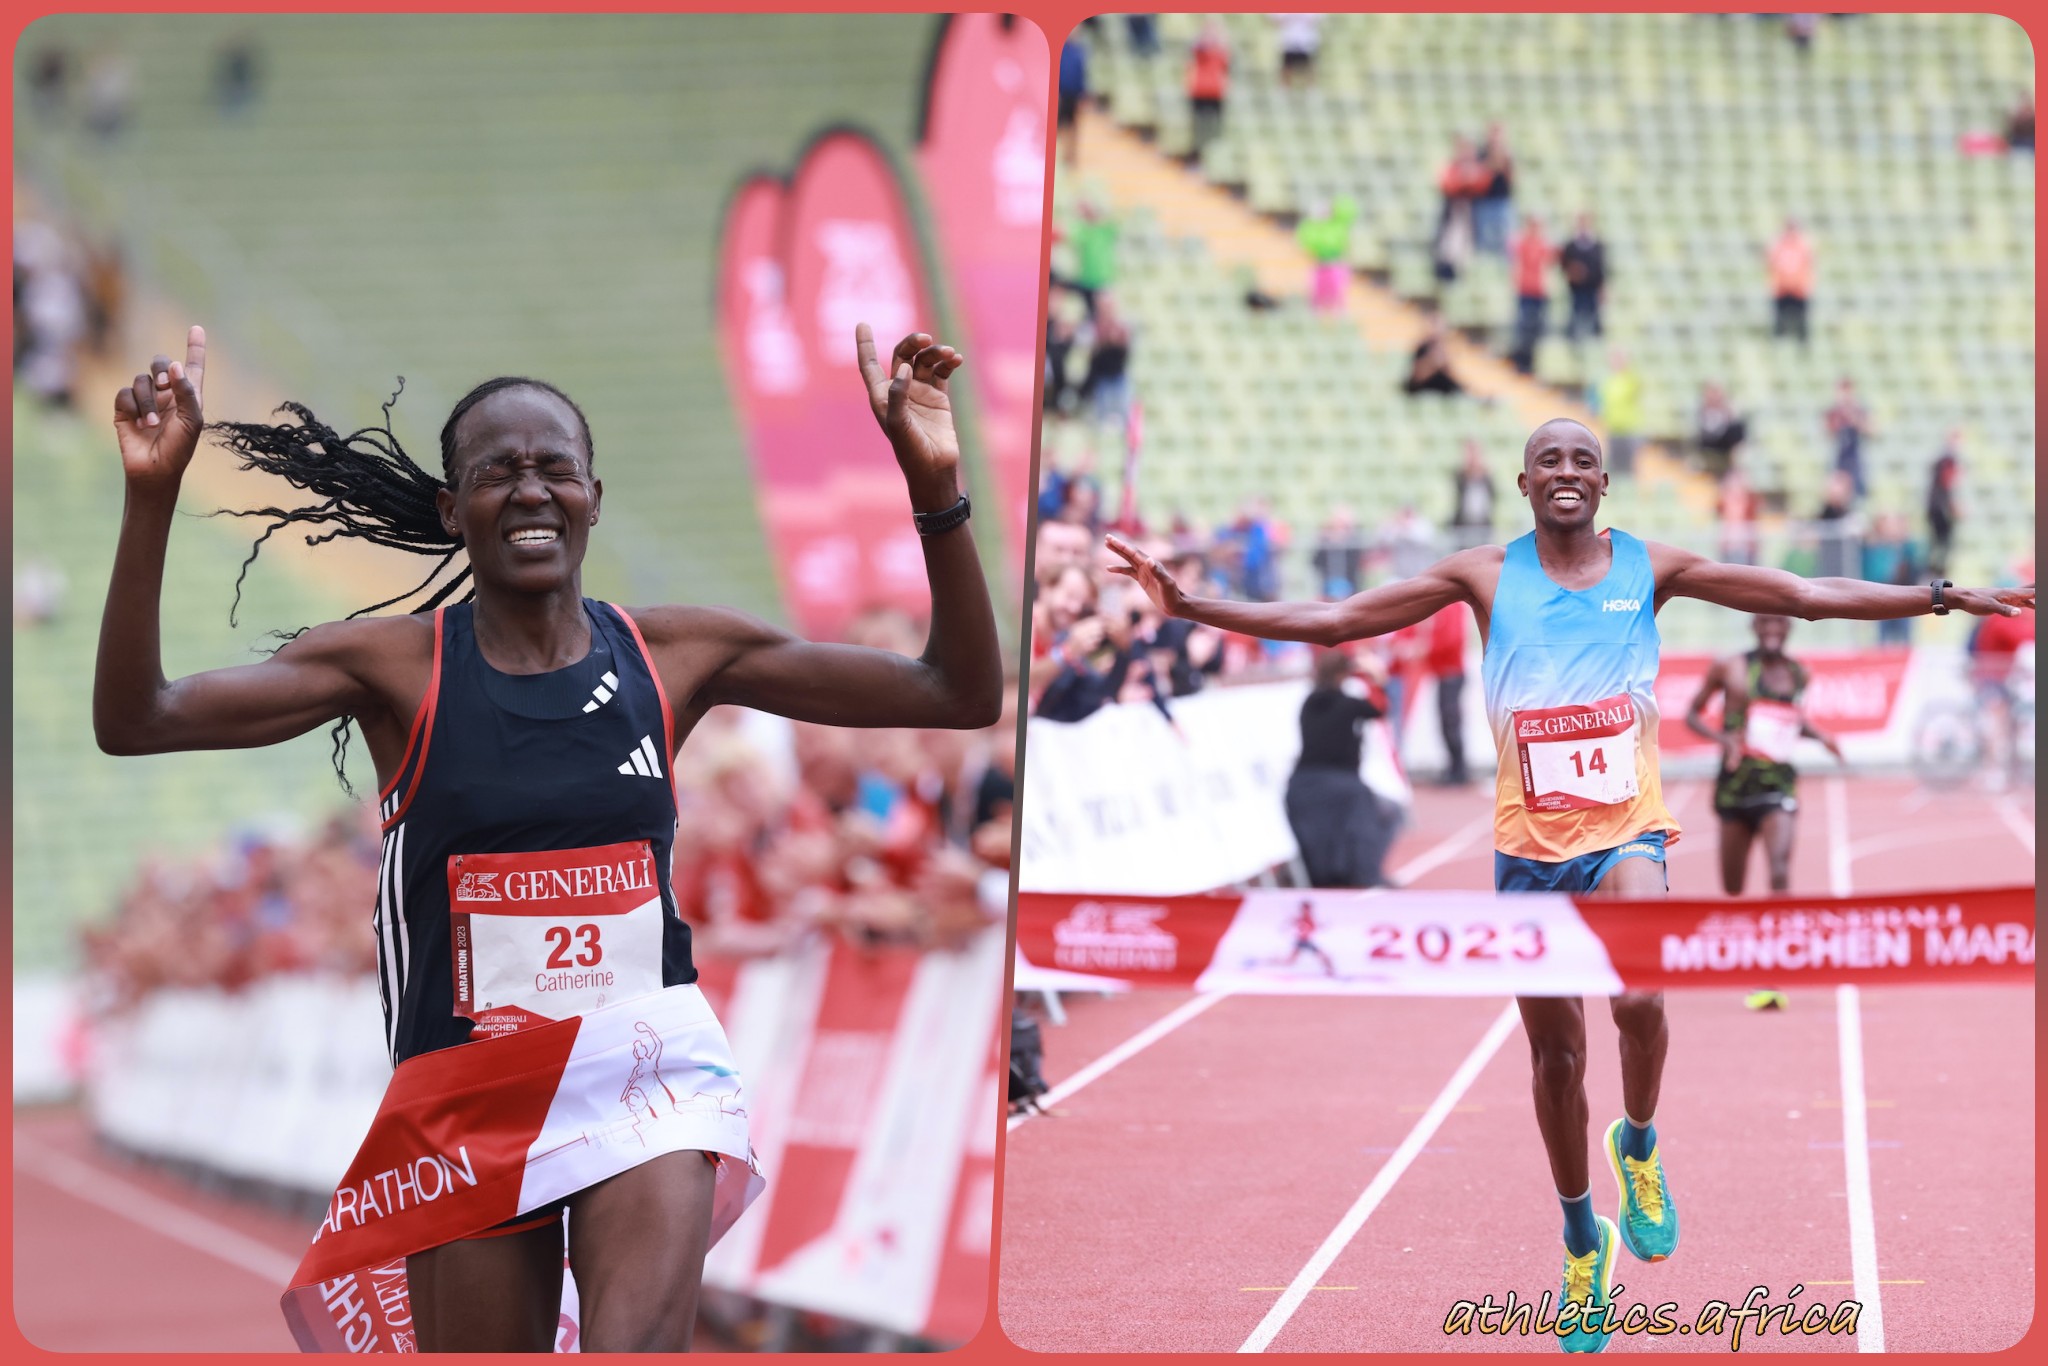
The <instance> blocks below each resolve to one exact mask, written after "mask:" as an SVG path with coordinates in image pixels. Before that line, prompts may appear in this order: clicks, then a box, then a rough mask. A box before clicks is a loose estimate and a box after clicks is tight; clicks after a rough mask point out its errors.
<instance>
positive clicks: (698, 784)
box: [83, 613, 1016, 1009]
mask: <svg viewBox="0 0 2048 1366" xmlns="http://www.w3.org/2000/svg"><path fill="white" fill-rule="evenodd" d="M851 635H852V636H853V638H854V639H856V640H857V641H858V642H859V643H865V644H874V645H880V646H883V647H885V648H895V649H906V648H907V649H908V650H909V651H912V652H914V651H915V650H917V649H918V648H920V642H921V633H920V632H919V630H918V628H917V627H916V625H915V623H913V622H911V621H910V620H909V619H908V618H906V617H902V616H901V615H900V614H895V613H874V614H870V615H869V616H868V617H865V618H863V619H861V620H860V621H859V622H857V623H856V627H855V630H854V631H853V632H852V633H851ZM1015 724H1016V718H1015V715H1014V712H1013V711H1012V712H1011V713H1010V714H1007V715H1006V716H1005V717H1004V718H1003V719H1002V720H1001V721H999V722H998V723H997V724H996V725H994V726H992V727H990V728H988V729H987V730H983V731H921V730H843V729H836V728H832V727H827V726H813V725H805V724H795V723H790V722H786V721H783V720H781V719H780V718H777V717H771V716H766V715H764V714H761V713H753V712H746V713H743V712H739V711H736V710H734V709H732V708H725V707H720V708H715V709H714V710H713V711H712V712H710V713H709V714H708V715H707V716H706V717H705V719H704V721H703V722H702V723H701V724H699V725H698V727H697V728H696V730H695V731H694V732H693V733H692V735H691V737H690V740H689V743H688V744H686V745H685V746H684V747H683V750H682V754H681V756H680V758H679V759H678V761H677V764H676V784H677V803H678V809H679V813H680V823H679V829H678V832H677V836H676V846H675V863H674V889H675V895H676V901H677V905H678V907H679V909H680V911H681V913H682V915H683V918H684V919H685V920H686V921H688V922H689V923H690V925H691V926H692V929H693V932H694V940H695V943H696V945H697V947H698V949H699V951H700V953H702V954H703V955H705V956H707V957H711V956H725V957H746V956H759V955H764V954H772V953H775V952H778V951H780V950H783V949H785V948H787V947H790V946H791V945H793V944H795V943H796V942H797V941H799V940H800V939H802V938H803V937H805V936H806V935H810V934H814V933H830V934H839V935H843V936H846V937H847V938H849V939H852V940H855V941H857V942H860V943H863V944H873V945H881V944H905V945H915V946H918V947H921V948H928V949H944V948H948V947H957V946H959V945H961V944H963V943H964V942H965V941H966V940H967V939H969V938H970V937H971V936H972V935H973V934H975V933H976V932H977V931H978V930H980V929H982V928H983V927H985V926H986V925H988V924H990V923H991V922H992V921H993V920H997V919H999V918H1000V917H1001V915H1002V907H1003V898H1002V897H1001V896H994V897H993V898H991V897H990V896H989V893H990V892H991V891H993V890H994V885H995V884H1000V885H1001V886H1002V887H1003V888H1005V889H1006V888H1007V885H1008V878H1009V873H1008V869H1009V860H1010V826H1011V821H1010V811H1011V804H1012V801H1013V798H1014V794H1015V781H1014V777H1013V762H1014V758H1015V753H1016V749H1015V746H1016V738H1015V737H1016V731H1015ZM381 847H382V844H381V835H380V833H379V831H378V827H377V821H376V817H375V811H374V809H373V808H372V807H370V806H368V805H365V806H360V807H356V808H352V809H350V810H347V811H343V812H338V813H336V814H335V815H333V816H332V817H330V818H329V819H328V820H327V821H326V822H325V823H324V824H323V825H321V826H320V827H319V829H318V830H317V831H316V832H315V833H314V834H312V835H311V836H310V837H302V838H294V837H289V836H284V835H279V834H274V833H263V832H255V831H245V832H242V833H239V834H237V835H236V836H234V837H232V838H231V839H229V840H228V841H227V842H226V843H225V844H224V845H223V846H222V847H221V848H219V849H216V850H214V851H212V852H210V853H207V854H204V855H200V856H196V857H195V856H190V855H185V856H175V857H174V856H165V855H151V856H149V857H146V858H145V859H143V860H142V863H141V865H140V867H139V869H138V870H137V873H136V875H135V878H134V880H133V881H132V883H131V884H130V885H129V887H128V888H127V890H126V891H125V892H124V893H123V894H122V896H121V898H120V900H119V903H118V904H117V905H116V906H115V908H114V912H113V914H112V915H111V916H110V917H108V918H107V919H105V920H103V921H100V922H97V923H95V924H94V925H92V926H91V927H89V928H88V929H86V930H85V931H84V934H83V938H84V949H85V957H86V961H87V964H88V966H89V969H90V971H91V972H92V975H93V976H94V977H95V978H96V979H97V980H98V982H99V983H100V985H101V989H102V999H103V1001H105V1003H106V1004H107V1005H108V1006H109V1007H110V1008H113V1009H120V1008H123V1007H126V1006H130V1005H133V1004H135V1003H136V1002H138V1001H140V1000H141V999H142V998H143V997H145V996H146V995H148V994H149V993H150V992H152V991H155V990H158V989H161V988H171V987H187V988H193V987H219V988H225V989H228V990H234V989H236V988H239V987H242V986H245V985H247V984H248V983H250V982H251V981H254V980H255V979H257V978H260V977H264V976H267V975H270V974H274V973H283V972H300V971H311V972H331V973H341V974H368V973H371V972H374V971H375V968H376V945H375V942H374V940H373V938H372V935H371V912H372V907H373V904H374V901H375V896H376V876H377V868H378V863H379V855H380V850H381ZM984 882H989V883H990V884H991V885H990V886H988V887H984V885H983V884H984ZM991 907H993V908H994V909H993V910H991V909H990V908H991Z"/></svg>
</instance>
